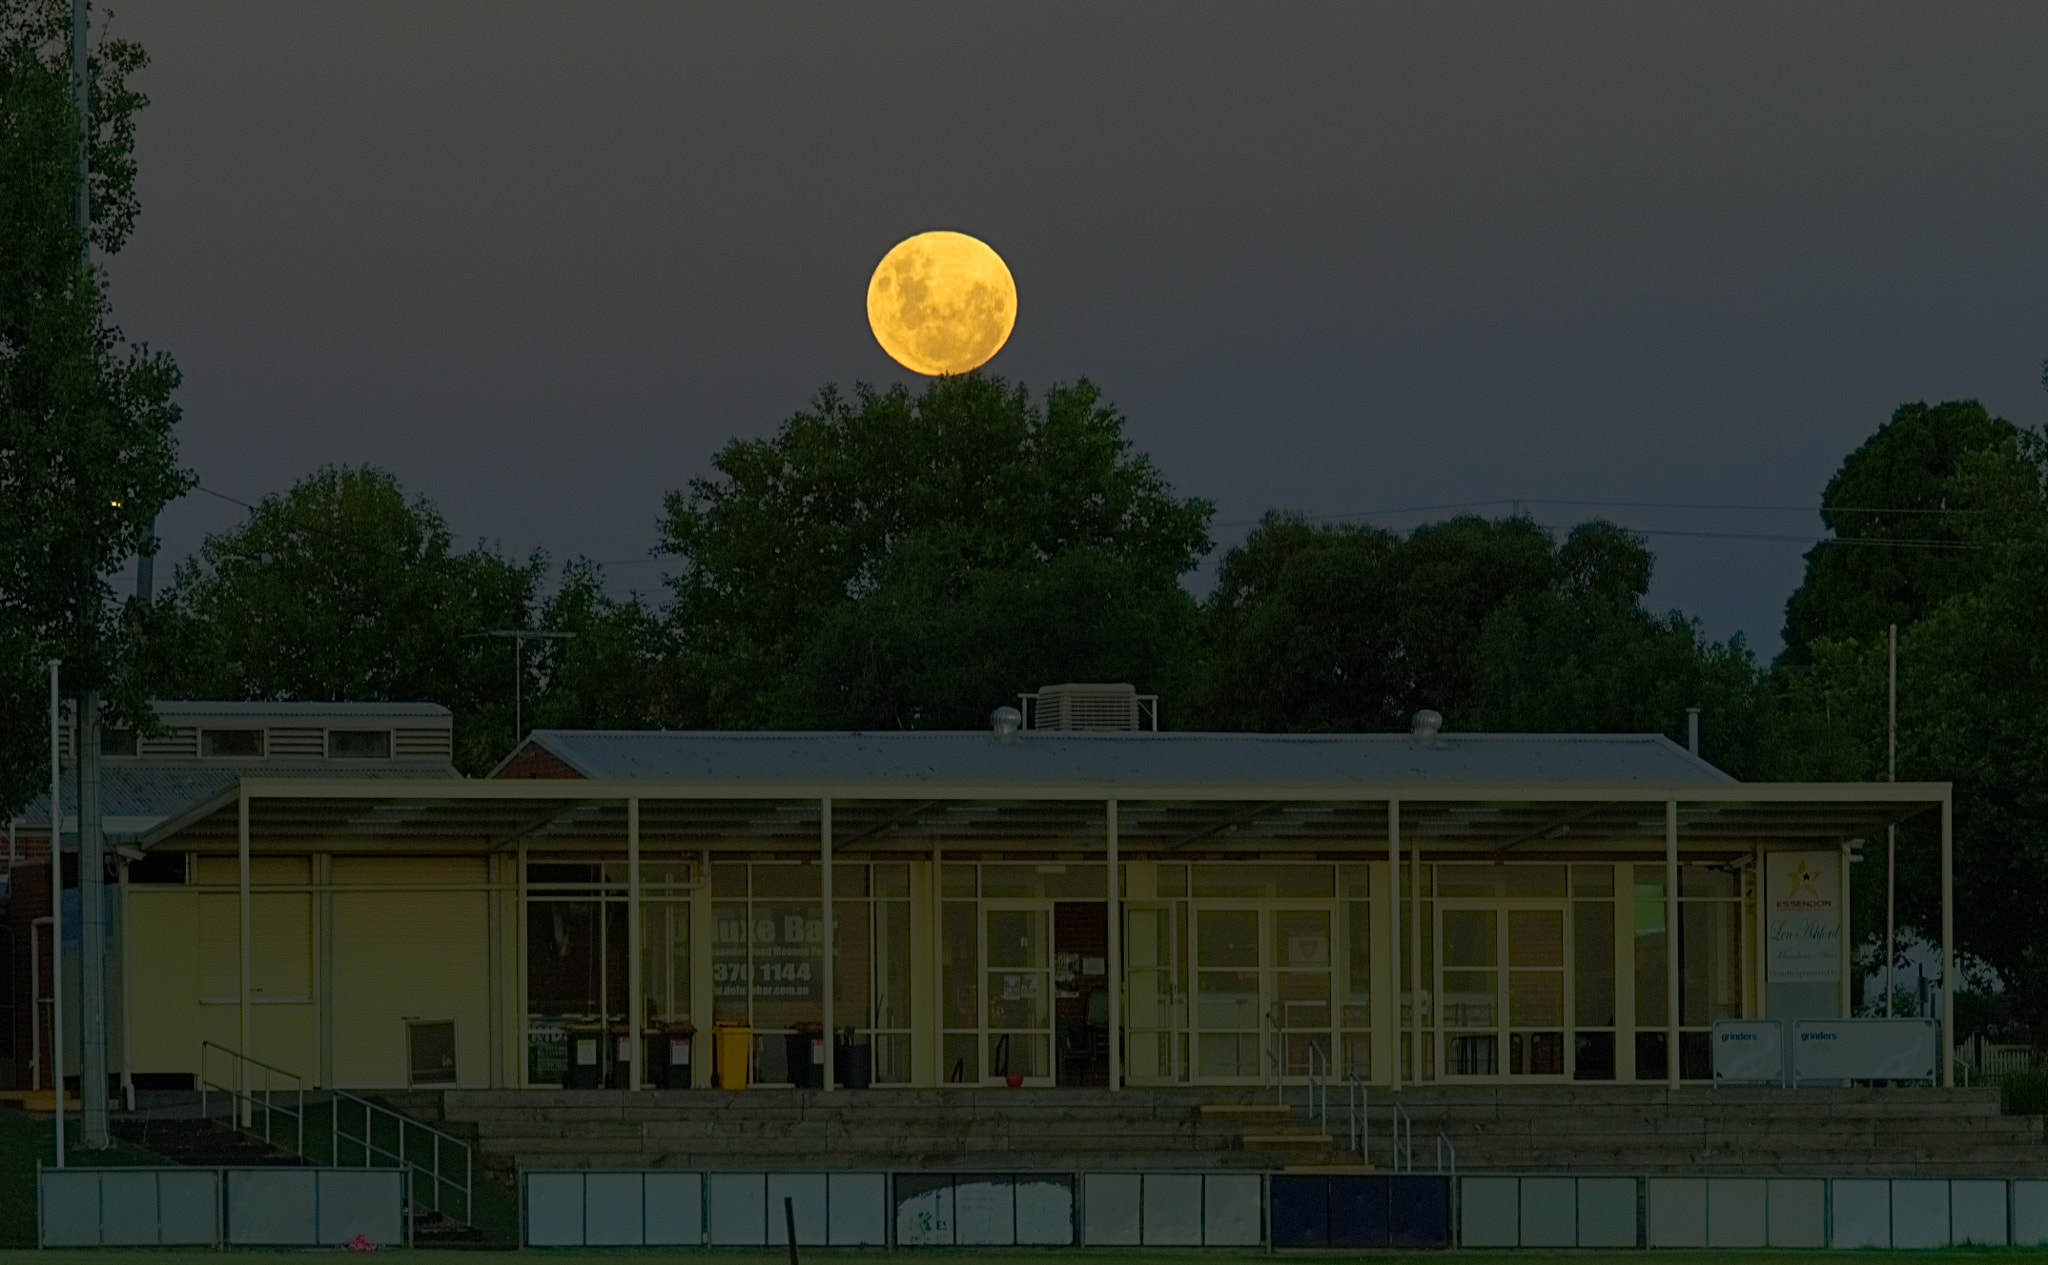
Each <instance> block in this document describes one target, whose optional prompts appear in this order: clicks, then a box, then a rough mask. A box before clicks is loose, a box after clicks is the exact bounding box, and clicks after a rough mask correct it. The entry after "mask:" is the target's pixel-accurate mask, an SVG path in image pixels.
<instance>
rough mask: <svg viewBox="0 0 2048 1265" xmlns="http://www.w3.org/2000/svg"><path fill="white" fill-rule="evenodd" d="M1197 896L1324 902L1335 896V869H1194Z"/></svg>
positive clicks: (1281, 866) (1206, 866) (1210, 866)
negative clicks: (1263, 897)
mask: <svg viewBox="0 0 2048 1265" xmlns="http://www.w3.org/2000/svg"><path fill="white" fill-rule="evenodd" d="M1192 868H1193V876H1192V880H1191V881H1192V882H1193V884H1194V894H1195V895H1197V896H1276V897H1290V898H1293V899H1305V900H1314V899H1327V898H1328V897H1331V896H1334V895H1335V894H1336V887H1337V883H1336V868H1335V867H1334V866H1329V865H1288V864H1273V865H1236V864H1232V865H1214V864H1203V865H1196V866H1194V867H1192Z"/></svg>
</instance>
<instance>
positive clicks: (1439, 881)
mask: <svg viewBox="0 0 2048 1265" xmlns="http://www.w3.org/2000/svg"><path fill="white" fill-rule="evenodd" d="M1506 868H1507V867H1506V866H1500V865H1439V866H1436V867H1435V869H1436V894H1437V895H1439V896H1500V895H1503V894H1505V892H1506V889H1507V880H1506V878H1505V876H1504V875H1503V873H1502V871H1504V870H1505V869H1506Z"/></svg>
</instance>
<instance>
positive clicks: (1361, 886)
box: [1337, 865, 1372, 900]
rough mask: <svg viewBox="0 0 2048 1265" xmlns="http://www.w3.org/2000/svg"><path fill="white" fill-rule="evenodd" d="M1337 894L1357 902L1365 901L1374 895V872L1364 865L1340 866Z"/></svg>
mask: <svg viewBox="0 0 2048 1265" xmlns="http://www.w3.org/2000/svg"><path fill="white" fill-rule="evenodd" d="M1337 894H1338V895H1339V896H1349V897H1352V898H1353V899H1355V900H1364V899H1365V898H1366V897H1368V896H1370V895H1372V870H1371V869H1370V868H1368V867H1366V866H1363V865H1340V866H1338V867H1337Z"/></svg>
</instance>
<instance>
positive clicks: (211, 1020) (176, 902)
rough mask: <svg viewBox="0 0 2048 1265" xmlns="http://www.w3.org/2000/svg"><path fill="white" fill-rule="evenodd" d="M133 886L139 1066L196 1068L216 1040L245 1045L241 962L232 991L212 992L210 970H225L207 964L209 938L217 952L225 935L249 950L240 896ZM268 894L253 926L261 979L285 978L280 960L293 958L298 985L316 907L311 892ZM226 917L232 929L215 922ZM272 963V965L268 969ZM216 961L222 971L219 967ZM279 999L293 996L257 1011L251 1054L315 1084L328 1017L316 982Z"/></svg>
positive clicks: (288, 971)
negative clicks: (203, 1049) (239, 922)
mask: <svg viewBox="0 0 2048 1265" xmlns="http://www.w3.org/2000/svg"><path fill="white" fill-rule="evenodd" d="M286 881H289V880H286ZM128 890H129V913H128V934H129V935H130V936H131V937H132V939H131V941H130V944H131V946H132V947H131V948H130V950H129V954H128V961H129V968H130V974H129V980H128V989H129V1001H128V1005H129V1016H130V1021H131V1022H132V1023H133V1024H134V1038H133V1049H134V1051H135V1068H134V1070H135V1071H138V1072H182V1073H196V1072H198V1071H199V1043H200V1041H202V1040H210V1041H214V1042H217V1043H218V1044H221V1045H224V1046H226V1047H228V1048H229V1049H231V1050H232V1049H240V1048H241V1045H242V1040H241V1018H240V1007H239V1006H238V1005H237V1004H236V1001H237V997H236V994H235V989H234V976H233V966H232V963H230V965H229V967H228V970H229V974H228V978H227V981H226V995H224V996H218V997H214V996H211V995H208V996H202V990H204V989H205V988H206V986H207V984H208V982H209V981H208V980H207V976H208V974H209V973H211V974H213V975H218V974H219V973H220V966H219V964H218V963H208V962H207V958H208V956H209V955H208V954H207V952H206V948H207V946H208V945H209V943H210V942H211V944H212V947H214V949H215V950H216V955H217V954H218V952H219V951H220V943H221V942H222V941H226V942H228V943H230V944H233V945H234V946H236V949H235V952H236V954H237V955H239V947H238V946H239V935H238V933H237V930H236V926H235V923H234V921H233V920H234V919H235V916H236V905H235V902H234V899H233V898H232V897H223V896H219V895H217V894H202V893H199V892H195V891H192V890H190V889H188V888H179V887H151V886H145V885H140V884H138V885H136V886H133V887H130V888H129V889H128ZM268 900H269V902H270V903H269V904H267V905H266V906H265V908H264V910H263V911H262V912H263V913H264V914H265V915H267V916H264V917H256V918H252V920H251V924H250V930H251V944H250V956H251V960H252V963H253V964H255V965H256V967H257V969H256V970H255V972H254V975H255V979H256V981H257V982H263V981H266V980H274V979H277V978H279V971H278V964H284V969H283V971H282V977H283V978H284V979H285V980H286V981H289V980H290V979H291V978H292V977H293V976H294V974H295V973H299V974H302V973H303V969H302V967H301V966H300V965H298V964H302V963H304V962H306V961H307V951H306V949H305V948H304V947H302V946H304V945H306V944H308V943H310V940H311V935H312V931H311V926H310V917H311V911H310V904H309V902H308V901H307V898H306V897H304V896H273V897H269V898H268ZM222 902H225V904H223V903H222ZM292 902H296V904H295V905H294V904H293V903H292ZM295 911H296V916H294V913H295ZM223 919H225V920H227V922H226V925H225V926H224V927H223V926H221V925H215V924H219V923H220V922H221V920H223ZM265 963H269V964H271V966H270V967H268V968H266V967H265V966H264V964H265ZM207 965H212V966H213V968H214V969H213V970H212V971H211V972H209V971H208V970H207V969H206V967H207ZM211 983H212V984H214V985H216V987H215V988H214V989H213V992H214V993H219V992H220V991H221V988H220V987H218V986H219V985H221V984H222V981H221V980H218V979H215V980H212V981H211ZM277 995H278V996H284V997H290V998H292V999H293V1000H291V1001H288V1002H274V1001H263V1000H258V1001H257V1003H256V1004H255V1005H253V1006H252V1007H251V1008H250V1016H249V1027H250V1041H249V1046H250V1048H249V1050H248V1051H247V1052H248V1053H249V1054H250V1055H251V1056H252V1057H254V1058H257V1059H260V1060H262V1061H263V1062H265V1063H270V1064H273V1065H275V1066H277V1067H281V1068H284V1069H286V1070H287V1071H290V1072H293V1073H296V1074H297V1075H299V1076H302V1077H304V1078H305V1079H306V1080H307V1081H309V1082H310V1081H311V1080H313V1079H314V1071H315V1068H316V1066H317V1056H318V1051H317V1047H316V1045H315V1041H316V1039H317V1033H318V1017H317V1014H316V1013H315V1007H314V1005H313V1002H312V993H311V990H310V987H308V988H303V989H295V990H286V989H279V990H278V992H277Z"/></svg>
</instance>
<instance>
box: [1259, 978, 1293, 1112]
mask: <svg viewBox="0 0 2048 1265" xmlns="http://www.w3.org/2000/svg"><path fill="white" fill-rule="evenodd" d="M1286 1040H1287V1038H1286V1037H1285V1036H1284V1035H1282V1033H1281V1031H1280V1003H1279V1002H1277V1001H1276V1002H1274V1003H1273V1004H1272V1005H1270V1006H1268V1007H1266V1009H1265V1012H1264V1013H1263V1014H1261V1015H1260V1016H1259V1052H1260V1053H1261V1054H1263V1055H1265V1056H1266V1079H1267V1080H1268V1081H1270V1082H1271V1083H1272V1086H1273V1101H1274V1102H1276V1103H1281V1104H1285V1103H1286V1101H1287V1069H1286V1068H1285V1067H1283V1066H1281V1063H1280V1053H1281V1051H1280V1047H1281V1046H1282V1045H1283V1044H1285V1042H1286Z"/></svg>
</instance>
